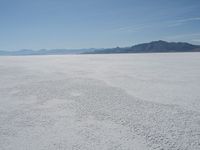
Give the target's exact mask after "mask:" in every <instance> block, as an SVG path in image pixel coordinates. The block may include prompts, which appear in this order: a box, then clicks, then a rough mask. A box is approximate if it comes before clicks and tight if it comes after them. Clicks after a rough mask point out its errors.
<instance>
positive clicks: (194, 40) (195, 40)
mask: <svg viewBox="0 0 200 150" xmlns="http://www.w3.org/2000/svg"><path fill="white" fill-rule="evenodd" d="M191 41H192V42H198V43H200V39H192V40H191Z"/></svg>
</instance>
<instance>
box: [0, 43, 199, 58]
mask: <svg viewBox="0 0 200 150" xmlns="http://www.w3.org/2000/svg"><path fill="white" fill-rule="evenodd" d="M162 52H200V45H193V44H190V43H187V42H167V41H163V40H158V41H152V42H149V43H141V44H137V45H133V46H130V47H116V48H101V49H100V48H99V49H95V48H90V49H50V50H47V49H41V50H28V49H24V50H19V51H1V50H0V55H1V56H2V55H4V56H5V55H6V56H9V55H12V56H16V55H67V54H111V53H162Z"/></svg>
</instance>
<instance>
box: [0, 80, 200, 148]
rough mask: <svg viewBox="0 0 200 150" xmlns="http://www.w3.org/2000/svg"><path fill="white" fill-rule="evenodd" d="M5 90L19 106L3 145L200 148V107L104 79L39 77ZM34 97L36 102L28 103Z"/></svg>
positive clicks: (9, 116)
mask: <svg viewBox="0 0 200 150" xmlns="http://www.w3.org/2000/svg"><path fill="white" fill-rule="evenodd" d="M16 89H18V90H19V91H18V92H17V93H16ZM10 90H14V91H15V92H14V93H13V92H10ZM5 91H8V95H9V94H10V95H9V96H10V100H11V102H10V104H11V105H13V104H14V103H15V105H17V107H16V108H15V109H14V111H12V110H11V111H9V112H6V114H4V115H5V116H4V117H5V119H4V120H5V121H4V122H2V120H0V121H1V122H0V123H1V128H0V131H1V132H0V137H1V138H2V141H4V142H2V143H0V144H1V147H2V149H3V148H5V147H7V146H8V145H10V146H9V147H10V148H11V149H12V148H15V147H19V149H24V148H25V147H27V145H28V146H29V147H30V149H48V150H51V149H63V150H64V149H113V150H115V149H138V150H140V149H193V150H197V149H199V148H200V144H199V139H200V134H199V133H200V129H199V122H200V115H199V113H197V112H193V111H188V110H184V109H182V108H180V107H178V106H174V105H162V104H156V103H152V102H145V101H142V100H138V99H136V98H134V97H133V96H130V95H128V94H127V93H125V92H124V91H123V90H121V89H119V88H114V87H110V86H108V85H107V84H105V83H104V82H101V81H98V80H93V79H85V78H84V79H83V78H68V79H65V80H54V81H42V82H33V83H27V84H24V85H22V86H18V87H15V88H12V89H7V90H5ZM5 91H4V94H6V93H5ZM30 97H35V99H31V101H33V100H34V103H33V102H31V103H25V104H24V103H23V101H28V100H29V98H30ZM18 100H20V103H18V102H17V101H18ZM2 131H4V132H2ZM6 131H9V132H11V133H10V134H6V133H5V132H6ZM12 133H14V135H15V136H12Z"/></svg>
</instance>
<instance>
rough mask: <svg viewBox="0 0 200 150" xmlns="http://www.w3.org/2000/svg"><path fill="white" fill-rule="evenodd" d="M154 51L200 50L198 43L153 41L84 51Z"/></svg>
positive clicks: (101, 52) (105, 52) (94, 52)
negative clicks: (130, 45) (123, 46)
mask: <svg viewBox="0 0 200 150" xmlns="http://www.w3.org/2000/svg"><path fill="white" fill-rule="evenodd" d="M156 52H159V53H160V52H200V46H199V45H192V44H189V43H185V42H166V41H162V40H159V41H153V42H150V43H143V44H138V45H134V46H132V47H125V48H120V47H117V48H111V49H103V50H96V51H92V52H91V51H90V52H86V53H87V54H109V53H156Z"/></svg>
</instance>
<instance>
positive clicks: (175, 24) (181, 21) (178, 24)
mask: <svg viewBox="0 0 200 150" xmlns="http://www.w3.org/2000/svg"><path fill="white" fill-rule="evenodd" d="M194 21H200V17H192V18H186V19H179V20H176V21H173V22H172V23H170V24H169V25H168V27H176V26H180V25H183V24H186V23H189V22H194Z"/></svg>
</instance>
